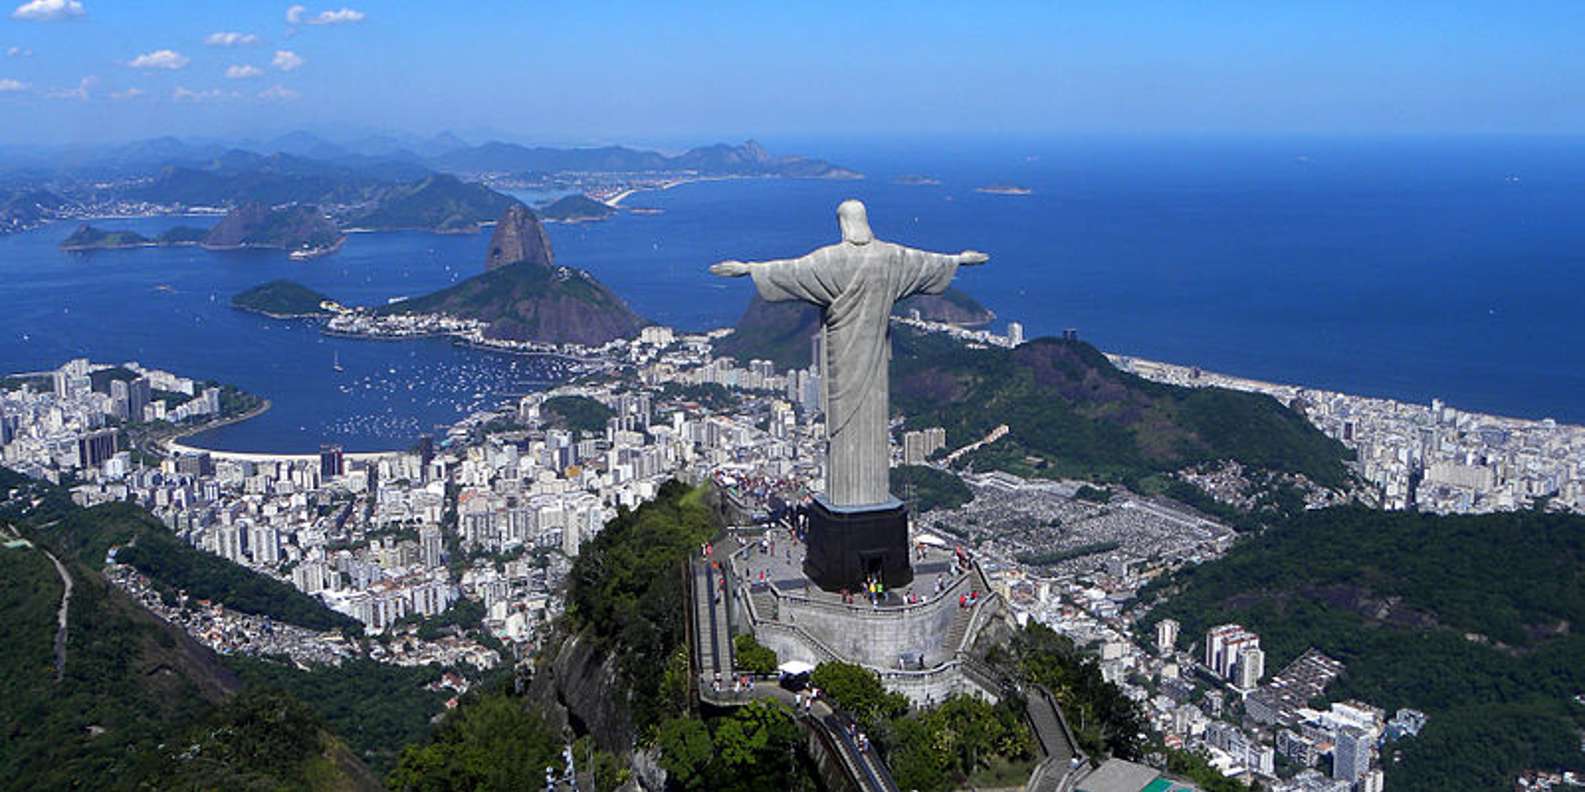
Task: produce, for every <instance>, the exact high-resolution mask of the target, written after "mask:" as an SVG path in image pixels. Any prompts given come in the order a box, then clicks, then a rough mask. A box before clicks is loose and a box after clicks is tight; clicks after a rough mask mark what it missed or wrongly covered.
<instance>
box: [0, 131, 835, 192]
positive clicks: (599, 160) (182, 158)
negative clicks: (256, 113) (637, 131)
mask: <svg viewBox="0 0 1585 792" xmlns="http://www.w3.org/2000/svg"><path fill="white" fill-rule="evenodd" d="M250 158H251V159H252V160H256V161H257V160H277V161H284V162H291V161H301V160H312V161H314V162H316V163H318V165H319V166H320V167H321V168H323V167H326V166H331V167H335V168H340V169H342V170H346V171H355V172H358V173H359V174H361V175H373V174H377V173H379V172H380V171H386V172H387V175H386V178H388V179H392V180H404V181H412V180H415V179H418V178H422V177H423V176H424V175H425V174H426V173H428V172H442V173H469V174H477V173H566V172H579V173H639V172H679V173H681V172H692V173H699V174H708V175H729V174H730V175H742V176H785V177H790V178H858V177H859V175H860V174H858V173H857V172H854V171H852V170H849V169H847V168H843V167H840V166H837V165H833V164H831V163H829V162H826V161H825V160H821V159H815V158H811V157H803V156H795V155H780V156H778V155H772V154H770V153H769V152H767V151H766V150H765V148H764V147H763V146H761V145H760V144H759V143H757V142H755V141H753V140H749V141H746V142H744V143H742V144H740V145H735V146H734V145H728V144H725V143H716V144H712V145H708V146H699V147H696V148H692V149H689V150H687V151H685V152H683V153H682V154H678V155H667V154H662V153H660V152H657V151H651V150H645V149H636V148H629V147H626V146H600V147H589V148H578V147H572V148H561V147H550V146H525V145H521V144H518V143H510V142H503V141H488V142H485V143H481V144H479V145H470V144H469V143H468V142H467V141H465V140H463V139H461V138H459V137H457V136H455V135H452V134H450V133H441V134H439V135H436V136H434V137H430V138H417V137H404V136H394V135H385V136H369V137H363V138H358V139H354V140H346V141H342V142H332V141H331V140H328V139H326V138H324V137H321V136H319V135H315V134H313V133H310V132H301V131H299V132H292V133H290V134H286V135H282V136H280V137H276V138H271V139H268V140H241V141H220V140H184V139H181V138H176V137H160V138H150V139H148V140H140V141H135V142H132V143H125V144H119V145H107V146H67V147H47V146H32V147H19V146H7V147H0V174H4V175H6V176H9V177H10V178H9V179H6V181H11V180H15V179H23V180H26V179H29V178H40V177H45V176H49V177H54V178H59V177H63V176H68V177H69V176H76V177H81V178H114V177H134V176H140V175H148V174H150V173H152V172H156V171H159V170H160V169H164V168H185V169H194V170H210V171H213V170H222V169H224V167H225V166H229V167H231V168H232V169H235V167H236V166H237V165H239V164H243V163H245V161H246V160H248V159H250ZM217 166H220V167H217Z"/></svg>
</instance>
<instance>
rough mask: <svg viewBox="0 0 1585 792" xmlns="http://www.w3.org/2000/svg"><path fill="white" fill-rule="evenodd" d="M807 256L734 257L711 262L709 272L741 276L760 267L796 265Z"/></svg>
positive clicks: (727, 275) (726, 275)
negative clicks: (769, 259)
mask: <svg viewBox="0 0 1585 792" xmlns="http://www.w3.org/2000/svg"><path fill="white" fill-rule="evenodd" d="M807 258H809V257H808V256H803V257H801V258H795V259H777V260H775V261H738V260H736V259H728V260H726V261H717V262H716V263H714V264H711V265H710V274H712V275H720V276H721V277H723V278H741V277H743V276H744V275H748V274H749V273H751V272H753V271H754V270H756V269H759V268H761V267H779V266H782V265H797V264H800V263H802V262H803V261H804V259H807Z"/></svg>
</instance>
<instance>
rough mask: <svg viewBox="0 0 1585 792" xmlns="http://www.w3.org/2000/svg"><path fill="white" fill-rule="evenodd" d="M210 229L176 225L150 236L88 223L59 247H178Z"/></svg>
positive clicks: (77, 249) (193, 241)
mask: <svg viewBox="0 0 1585 792" xmlns="http://www.w3.org/2000/svg"><path fill="white" fill-rule="evenodd" d="M208 233H209V232H208V231H207V230H205V229H202V228H192V227H190V226H177V227H175V228H172V229H169V230H167V231H164V232H162V233H160V235H159V236H156V237H153V238H150V237H146V236H144V235H142V234H139V233H138V232H136V231H115V230H106V229H102V228H95V227H94V226H91V225H89V224H87V223H83V224H82V225H80V226H78V227H77V230H76V231H73V232H72V235H71V236H69V237H67V238H66V239H65V240H64V241H62V242H61V244H60V249H61V250H65V251H68V252H72V253H80V252H84V251H89V250H127V249H130V248H143V247H177V246H180V245H196V244H198V243H199V242H200V241H201V240H203V238H204V235H205V234H208Z"/></svg>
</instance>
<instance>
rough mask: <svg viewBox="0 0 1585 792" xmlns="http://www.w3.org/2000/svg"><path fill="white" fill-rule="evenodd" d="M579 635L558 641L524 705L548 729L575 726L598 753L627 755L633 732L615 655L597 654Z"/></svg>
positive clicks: (631, 746) (590, 642)
mask: <svg viewBox="0 0 1585 792" xmlns="http://www.w3.org/2000/svg"><path fill="white" fill-rule="evenodd" d="M593 644H594V642H593V641H591V640H589V639H588V637H587V636H584V635H582V634H578V635H573V636H571V637H570V638H568V639H567V640H566V641H564V642H562V645H561V648H560V650H559V651H557V652H556V656H555V658H554V659H553V660H551V661H550V663H548V664H542V665H541V666H540V667H539V670H538V671H537V672H535V674H534V681H533V683H532V684H530V685H529V689H528V696H527V698H528V701H529V706H530V707H531V708H533V709H535V710H537V711H538V712H540V713H542V714H543V715H544V716H545V719H546V722H547V723H548V724H549V725H550V726H551V727H552V728H561V727H564V726H568V725H571V724H574V723H575V724H577V726H578V727H579V730H580V731H585V732H587V733H588V734H590V735H591V736H593V737H594V741H595V743H596V744H597V745H599V746H600V748H601V749H602V750H606V751H610V752H611V753H614V754H617V755H618V756H620V755H622V754H625V753H627V752H628V751H630V750H632V748H633V742H634V738H635V736H636V730H635V728H634V726H633V716H632V713H631V712H630V711H629V707H628V701H627V697H626V696H625V695H614V694H615V693H617V692H618V691H622V690H623V685H622V682H621V679H620V678H619V676H618V673H617V658H616V656H615V655H605V654H601V653H599V652H597V651H595V650H594V649H593Z"/></svg>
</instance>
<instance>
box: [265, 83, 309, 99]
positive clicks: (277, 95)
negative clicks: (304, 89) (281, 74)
mask: <svg viewBox="0 0 1585 792" xmlns="http://www.w3.org/2000/svg"><path fill="white" fill-rule="evenodd" d="M299 96H302V94H299V93H298V92H296V91H294V90H292V89H290V88H287V87H286V86H284V85H272V86H270V87H268V88H265V89H264V90H262V91H259V98H260V99H264V100H266V101H273V102H290V101H292V100H293V99H296V98H297V97H299Z"/></svg>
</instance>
